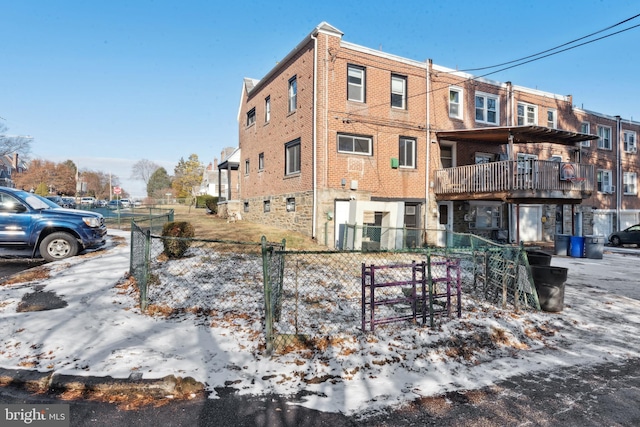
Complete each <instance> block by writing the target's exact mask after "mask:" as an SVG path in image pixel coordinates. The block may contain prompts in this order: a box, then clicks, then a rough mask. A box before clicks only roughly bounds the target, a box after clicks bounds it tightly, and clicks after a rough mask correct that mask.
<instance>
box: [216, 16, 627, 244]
mask: <svg viewBox="0 0 640 427" xmlns="http://www.w3.org/2000/svg"><path fill="white" fill-rule="evenodd" d="M342 36H343V34H342V33H341V32H340V31H339V30H338V29H336V28H335V27H332V26H331V25H329V24H327V23H321V24H320V25H319V26H317V27H316V28H315V29H313V31H312V32H311V33H310V34H309V35H308V36H307V37H305V38H304V39H303V40H302V41H301V42H300V43H299V44H298V45H297V46H296V47H295V48H294V49H293V50H292V51H291V52H290V53H289V54H288V55H287V56H286V57H285V58H284V59H283V60H282V61H280V62H279V63H278V64H277V65H276V66H275V67H274V68H273V69H272V70H271V71H270V72H269V73H268V74H267V75H266V76H264V77H263V78H262V79H260V80H253V79H245V80H244V84H243V88H242V98H241V103H240V110H239V116H238V121H239V147H238V148H239V150H238V152H237V156H238V159H237V162H235V163H234V165H235V167H236V168H237V180H238V183H237V184H238V192H237V196H236V197H233V198H229V200H227V201H226V202H225V203H226V206H224V207H223V208H222V209H221V210H220V211H221V212H223V214H230V213H232V212H233V211H238V212H239V213H241V214H242V216H243V218H245V219H247V220H250V221H255V222H262V223H268V224H272V225H277V226H281V227H284V228H288V229H291V230H297V231H300V232H302V233H305V234H307V235H310V236H312V237H314V238H316V239H317V240H318V243H320V244H325V245H327V246H329V247H337V248H356V249H358V248H361V247H365V245H366V246H369V247H375V248H377V247H380V248H398V247H400V246H419V245H423V244H439V245H443V244H446V243H447V242H446V239H447V238H448V237H447V236H449V235H450V234H449V233H446V231H447V230H451V231H457V232H465V233H474V234H478V235H482V236H486V237H489V238H493V239H504V240H507V241H511V242H516V241H527V242H535V241H552V240H553V239H554V237H555V235H556V234H580V235H582V234H585V235H586V234H592V233H596V234H608V233H609V232H611V231H613V230H614V229H617V228H620V227H623V226H624V225H627V224H630V223H636V222H639V221H638V219H639V218H638V212H640V211H639V210H638V209H639V208H640V201H639V200H638V196H637V168H638V164H639V162H638V158H637V154H636V133H637V131H638V129H640V123H638V122H632V121H629V120H623V119H621V118H619V117H612V116H607V115H604V114H598V113H594V112H590V111H587V110H582V109H577V108H575V107H574V106H573V105H572V98H571V96H565V95H556V94H552V93H547V92H543V91H539V90H534V89H529V88H525V87H520V86H517V85H513V84H512V83H510V82H497V81H492V80H488V79H485V78H476V77H474V76H472V75H470V74H467V73H464V72H459V71H456V70H452V69H448V68H445V67H441V66H437V65H435V64H433V63H432V62H431V61H426V62H421V61H414V60H411V59H407V58H402V57H399V56H395V55H392V54H389V53H386V52H382V51H379V50H374V49H370V48H366V47H363V46H359V45H355V44H352V43H349V42H346V41H344V40H343V39H342Z"/></svg>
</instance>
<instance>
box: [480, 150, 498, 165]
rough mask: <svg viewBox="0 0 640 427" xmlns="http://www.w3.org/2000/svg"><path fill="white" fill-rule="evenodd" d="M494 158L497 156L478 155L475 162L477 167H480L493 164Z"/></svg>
mask: <svg viewBox="0 0 640 427" xmlns="http://www.w3.org/2000/svg"><path fill="white" fill-rule="evenodd" d="M494 158H495V156H494V155H493V154H489V153H476V156H475V162H476V165H480V164H483V163H491V162H493V159H494Z"/></svg>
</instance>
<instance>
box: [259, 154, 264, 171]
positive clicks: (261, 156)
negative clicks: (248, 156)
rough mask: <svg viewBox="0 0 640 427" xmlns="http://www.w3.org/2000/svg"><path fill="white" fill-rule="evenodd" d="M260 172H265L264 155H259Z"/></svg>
mask: <svg viewBox="0 0 640 427" xmlns="http://www.w3.org/2000/svg"><path fill="white" fill-rule="evenodd" d="M258 170H259V171H262V170H264V153H260V154H258Z"/></svg>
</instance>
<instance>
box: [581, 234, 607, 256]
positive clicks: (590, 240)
mask: <svg viewBox="0 0 640 427" xmlns="http://www.w3.org/2000/svg"><path fill="white" fill-rule="evenodd" d="M602 252H604V236H584V256H585V257H586V258H590V259H602Z"/></svg>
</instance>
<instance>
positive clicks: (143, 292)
mask: <svg viewBox="0 0 640 427" xmlns="http://www.w3.org/2000/svg"><path fill="white" fill-rule="evenodd" d="M150 258H151V230H147V231H146V233H145V238H144V263H143V268H142V273H143V274H142V276H141V277H142V283H141V284H140V309H141V310H142V311H145V310H146V309H147V306H148V305H149V299H148V297H147V287H148V283H149V272H150V270H151V265H150Z"/></svg>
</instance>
